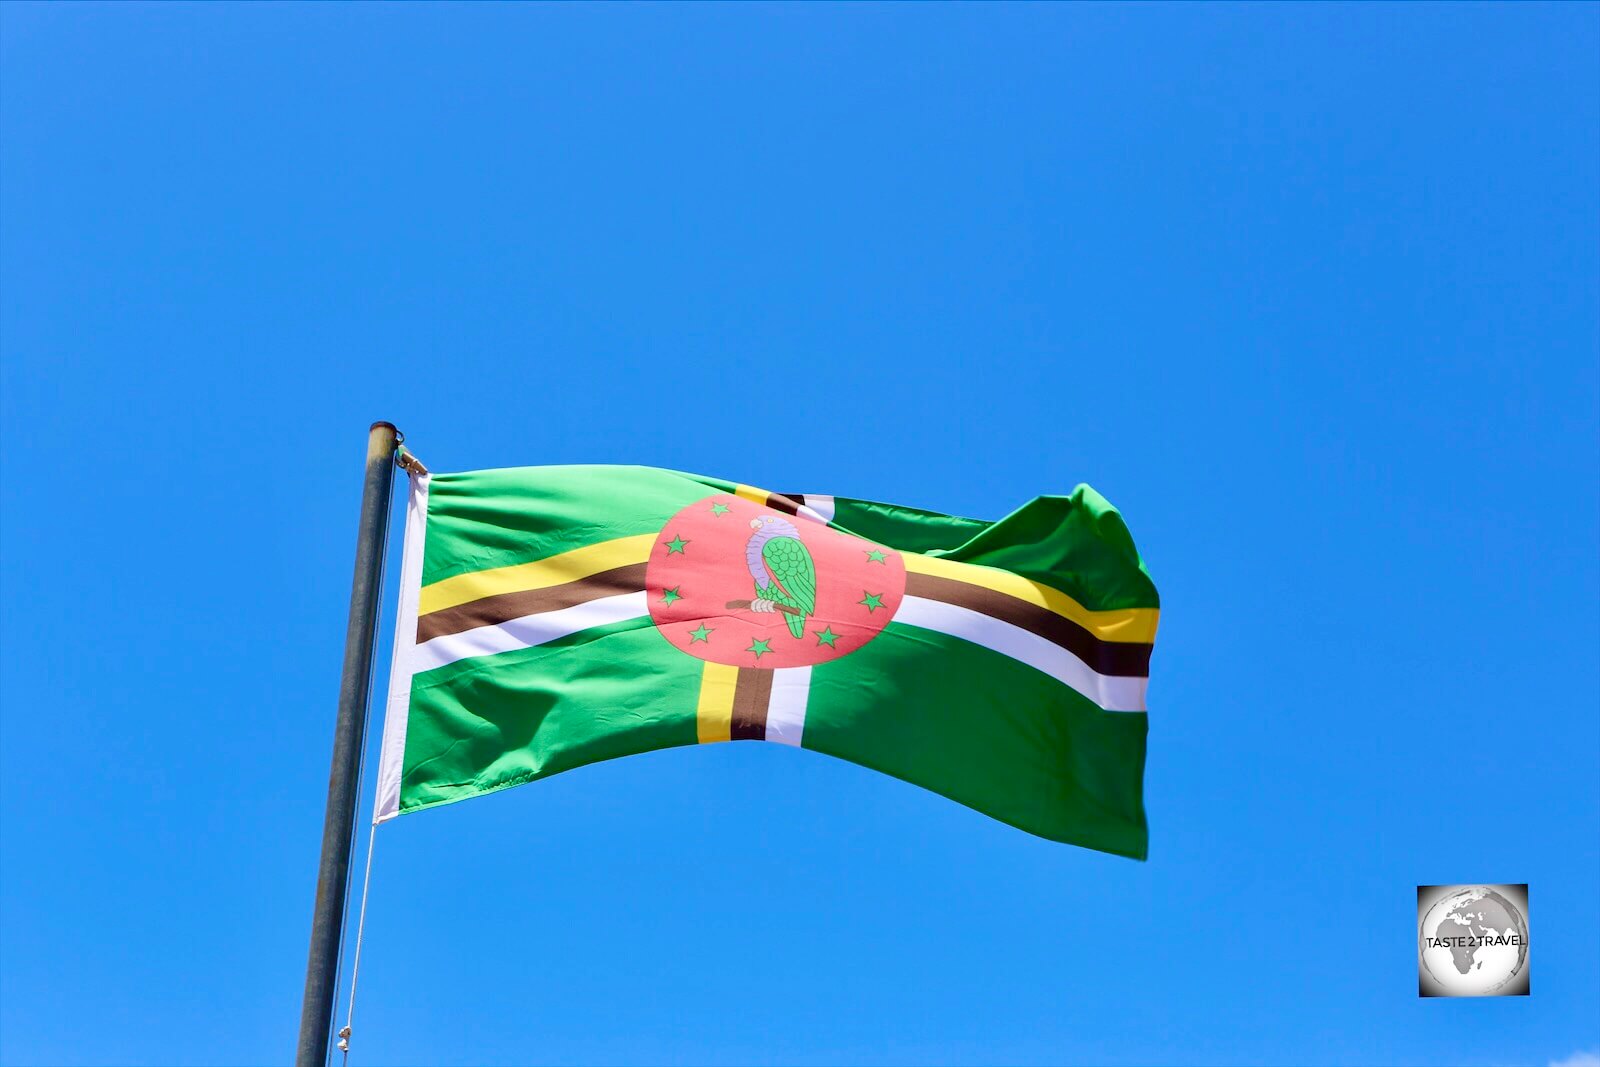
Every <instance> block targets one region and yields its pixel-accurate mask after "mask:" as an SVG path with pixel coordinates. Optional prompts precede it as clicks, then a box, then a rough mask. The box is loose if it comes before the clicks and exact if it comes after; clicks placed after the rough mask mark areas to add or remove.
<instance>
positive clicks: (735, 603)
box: [728, 600, 805, 615]
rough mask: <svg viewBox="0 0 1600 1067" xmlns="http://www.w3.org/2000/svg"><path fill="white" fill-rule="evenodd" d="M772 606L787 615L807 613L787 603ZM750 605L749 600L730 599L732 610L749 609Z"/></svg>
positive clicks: (729, 604)
mask: <svg viewBox="0 0 1600 1067" xmlns="http://www.w3.org/2000/svg"><path fill="white" fill-rule="evenodd" d="M772 606H773V607H775V608H777V609H778V610H779V611H781V612H783V613H784V614H785V615H804V614H805V612H803V611H801V610H800V609H799V608H791V607H790V606H789V605H787V604H774V605H772ZM749 607H750V601H748V600H730V601H728V608H729V609H730V610H731V609H734V608H744V609H749Z"/></svg>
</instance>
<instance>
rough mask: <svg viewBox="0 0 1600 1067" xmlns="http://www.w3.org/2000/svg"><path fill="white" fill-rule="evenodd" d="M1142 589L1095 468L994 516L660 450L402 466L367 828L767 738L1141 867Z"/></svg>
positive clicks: (1134, 555)
mask: <svg viewBox="0 0 1600 1067" xmlns="http://www.w3.org/2000/svg"><path fill="white" fill-rule="evenodd" d="M1158 603H1159V602H1158V600H1157V597H1156V590H1155V585H1154V583H1152V581H1151V580H1150V577H1149V575H1148V573H1147V572H1146V571H1145V568H1144V565H1143V563H1142V561H1141V560H1140V558H1139V554H1138V551H1137V550H1136V549H1135V548H1134V544H1133V540H1132V538H1131V537H1130V536H1129V534H1128V530H1127V527H1126V526H1125V525H1124V523H1123V521H1122V517H1121V515H1120V514H1118V512H1117V511H1116V509H1114V508H1113V507H1112V506H1111V505H1110V504H1109V503H1108V502H1107V501H1106V500H1105V498H1103V497H1101V496H1100V495H1099V494H1098V493H1096V492H1095V491H1094V490H1093V489H1091V488H1089V487H1088V486H1086V485H1080V486H1079V487H1078V488H1077V489H1076V490H1074V491H1073V493H1072V494H1071V495H1069V496H1042V497H1036V498H1035V499H1033V500H1031V501H1029V502H1028V503H1027V504H1025V505H1023V506H1022V507H1021V508H1018V509H1017V510H1016V511H1014V512H1013V513H1011V514H1010V515H1008V516H1006V517H1005V518H1003V519H1001V520H999V521H998V522H983V521H979V520H976V519H965V518H958V517H955V516H950V515H941V514H937V513H934V512H928V511H919V510H916V509H913V508H907V507H899V506H895V505H890V504H880V503H874V502H871V501H865V500H853V499H847V498H845V497H829V496H817V495H811V494H806V495H800V494H782V493H769V492H767V491H765V490H761V489H756V488H754V487H752V486H748V485H740V484H736V483H733V482H725V481H719V480H717V479H714V478H704V477H700V476H698V475H690V474H681V473H678V472H675V471H667V470H658V469H654V468H649V467H620V466H573V467H520V468H510V469H504V470H490V471H471V472H467V473H462V474H434V475H425V474H423V475H417V474H413V475H412V476H411V482H410V497H409V502H408V507H407V514H406V530H405V547H404V551H403V562H402V576H401V603H400V613H399V618H398V621H397V625H396V638H395V654H394V666H393V673H392V678H391V681H390V691H389V698H388V707H387V713H386V717H385V723H384V737H383V754H382V757H381V760H380V766H379V774H378V798H377V806H376V818H377V820H378V821H383V820H386V819H389V818H392V817H393V816H395V815H400V814H406V813H409V812H414V811H420V810H421V809H423V808H429V807H433V806H435V805H438V804H447V803H450V802H452V801H456V800H464V799H466V798H467V797H474V796H479V795H481V794H484V793H490V792H493V791H495V790H497V789H504V788H507V787H509V786H514V785H520V784H522V783H524V782H532V781H535V780H537V779H540V778H546V777H549V776H550V775H552V774H557V773H560V772H561V771H565V770H571V769H572V768H575V767H581V766H583V765H584V764H588V763H595V762H597V761H599V760H606V759H612V758H614V757H617V756H626V755H631V754H633V753H638V752H647V751H651V750H654V749H661V748H671V747H673V746H676V745H693V744H706V743H710V742H715V741H730V740H734V741H737V740H764V741H775V742H778V743H781V744H786V745H791V746H794V747H797V748H803V749H809V750H811V751H813V752H821V753H825V754H827V755H830V756H835V757H838V758H840V759H844V760H849V761H850V762H852V763H857V764H860V765H862V766H864V767H870V768H872V769H874V770H878V771H882V772H883V773H885V774H890V775H893V776H895V777H897V778H901V779H903V780H905V781H907V782H911V783H914V784H916V785H920V786H922V787H924V788H926V789H930V790H932V791H934V792H936V793H940V794H942V795H944V796H946V797H949V798H950V799H952V800H955V801H958V802H960V803H962V804H966V805H968V806H970V807H972V808H975V809H977V810H978V811H981V812H983V813H985V814H987V815H990V816H993V817H994V818H996V819H999V820H1001V821H1003V822H1007V823H1010V824H1011V825H1013V826H1016V827H1019V828H1021V829H1023V830H1026V831H1028V832H1029V833H1033V834H1037V835H1039V836H1041V837H1046V838H1050V839H1053V840H1057V841H1065V842H1070V843H1073V844H1078V845H1083V846H1086V847H1088V848H1093V849H1099V850H1101V851H1105V852H1111V853H1116V854H1118V855H1123V856H1132V857H1136V858H1139V859H1143V858H1144V857H1145V855H1146V851H1147V845H1148V834H1147V830H1146V824H1145V815H1144V803H1143V775H1144V758H1145V733H1146V727H1147V721H1146V712H1145V689H1146V686H1147V683H1148V677H1149V668H1150V653H1151V647H1152V642H1153V641H1154V638H1155V631H1156V623H1157V619H1158V610H1157V609H1158Z"/></svg>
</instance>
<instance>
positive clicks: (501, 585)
mask: <svg viewBox="0 0 1600 1067" xmlns="http://www.w3.org/2000/svg"><path fill="white" fill-rule="evenodd" d="M655 539H656V535H655V534H639V535H637V536H635V537H619V538H617V539H616V540H614V541H601V542H600V543H598V544H593V545H584V546H583V547H582V548H574V549H572V550H571V551H570V552H563V553H561V554H560V555H557V556H550V557H549V558H547V559H541V560H535V561H534V562H532V563H517V564H514V565H512V566H510V567H495V568H492V569H490V570H486V571H474V572H472V573H471V574H458V575H456V576H455V577H454V578H446V579H444V580H443V581H439V582H434V583H433V584H432V585H429V586H424V587H423V589H422V596H421V597H420V598H419V599H418V601H417V614H418V615H426V614H428V613H429V612H433V611H443V610H444V609H445V608H453V607H456V606H458V605H461V604H470V603H472V602H473V601H474V600H482V599H483V598H484V597H486V596H498V595H499V594H501V593H521V592H526V591H527V590H530V589H547V588H549V587H550V586H553V585H565V584H567V583H568V582H576V581H578V580H580V579H583V578H588V577H590V576H592V575H596V574H600V573H602V572H604V571H609V570H613V569H615V568H617V567H626V566H627V565H628V564H630V563H643V562H645V561H646V560H648V559H649V558H650V546H651V544H652V543H653V542H654V541H655Z"/></svg>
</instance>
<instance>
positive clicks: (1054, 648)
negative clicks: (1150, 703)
mask: <svg viewBox="0 0 1600 1067" xmlns="http://www.w3.org/2000/svg"><path fill="white" fill-rule="evenodd" d="M894 621H895V622H903V623H905V624H906V625H908V626H920V627H922V628H923V629H924V630H934V631H937V632H938V633H942V634H948V635H950V636H951V637H959V638H961V639H962V640H963V641H971V642H972V643H973V644H975V645H982V646H983V647H984V648H987V649H991V650H992V651H995V652H998V653H1000V654H1001V655H1002V656H1010V657H1011V658H1012V659H1014V660H1017V661H1018V662H1020V663H1026V664H1027V665H1028V666H1030V667H1033V668H1034V669H1035V670H1040V671H1043V672H1044V673H1045V674H1048V675H1049V676H1050V677H1052V678H1054V679H1055V680H1056V681H1058V682H1061V683H1063V684H1064V685H1069V686H1071V687H1072V688H1073V689H1076V690H1077V691H1078V692H1080V693H1082V694H1083V695H1084V696H1086V697H1088V698H1089V699H1090V700H1092V701H1094V702H1095V703H1096V704H1098V705H1100V706H1101V707H1102V708H1104V709H1106V710H1107V711H1143V710H1145V707H1144V699H1145V688H1146V687H1147V686H1148V685H1149V683H1150V679H1148V678H1122V677H1118V676H1115V675H1109V674H1099V673H1097V672H1096V671H1095V670H1094V669H1093V668H1092V667H1090V666H1089V665H1088V664H1087V663H1085V662H1083V660H1081V659H1079V658H1078V657H1077V656H1074V655H1073V654H1072V653H1071V652H1068V651H1067V650H1066V649H1064V648H1062V647H1061V646H1060V645H1058V644H1056V643H1055V642H1053V641H1047V640H1045V639H1044V638H1042V637H1040V636H1039V635H1038V634H1035V633H1030V632H1029V631H1027V630H1024V629H1022V628H1021V627H1020V626H1013V625H1011V624H1010V623H1009V622H1003V621H1001V620H1000V619H995V618H991V617H989V616H988V615H984V614H981V613H980V612H976V611H973V610H971V609H970V608H962V607H957V606H956V605H954V604H945V603H942V602H940V601H937V600H927V599H924V598H923V597H918V596H908V597H906V598H904V599H903V600H901V601H900V610H898V611H896V612H895V613H894Z"/></svg>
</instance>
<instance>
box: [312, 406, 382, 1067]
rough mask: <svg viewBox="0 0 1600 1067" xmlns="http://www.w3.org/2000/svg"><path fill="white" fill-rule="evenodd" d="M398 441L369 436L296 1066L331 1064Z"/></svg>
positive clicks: (376, 433)
mask: <svg viewBox="0 0 1600 1067" xmlns="http://www.w3.org/2000/svg"><path fill="white" fill-rule="evenodd" d="M401 440H403V438H402V437H401V435H400V431H398V430H396V429H395V428H394V425H393V424H392V423H387V422H375V423H373V424H372V429H371V431H370V432H369V434H368V436H367V474H366V481H365V483H364V485H363V486H362V490H361V524H360V527H359V529H358V530H357V533H356V571H355V580H354V582H353V583H352V585H351V589H350V623H349V626H348V627H347V628H346V630H345V638H344V675H343V677H342V679H341V680H340V682H339V717H338V721H337V723H336V724H335V726H334V729H333V767H332V769H331V770H330V771H329V773H328V808H327V815H326V816H325V817H324V819H323V823H322V859H321V861H320V862H319V863H318V864H317V901H316V905H315V907H314V908H313V910H312V914H311V952H310V958H309V960H308V961H307V963H306V994H305V1000H304V1001H303V1002H302V1004H301V1008H300V1043H299V1046H298V1048H297V1050H296V1052H295V1067H324V1064H326V1062H327V1058H328V1038H329V1033H330V1031H331V1030H332V1028H333V998H334V996H335V994H336V993H337V992H338V983H339V953H340V951H341V948H342V943H343V940H344V912H345V894H346V892H347V891H348V889H349V882H350V842H351V838H352V835H353V834H354V831H355V822H356V809H357V806H358V805H359V803H360V800H359V798H358V797H357V795H356V794H357V789H358V787H359V783H360V776H361V754H362V750H363V745H364V743H365V740H366V731H367V701H368V698H369V697H370V695H371V692H372V647H373V642H374V639H375V638H376V636H377V631H378V600H379V598H380V597H381V596H382V594H383V588H382V587H383V552H384V546H385V544H387V538H388V532H389V501H390V498H391V495H392V493H393V488H394V454H395V448H396V447H397V446H398V444H399V442H400V441H401Z"/></svg>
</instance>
